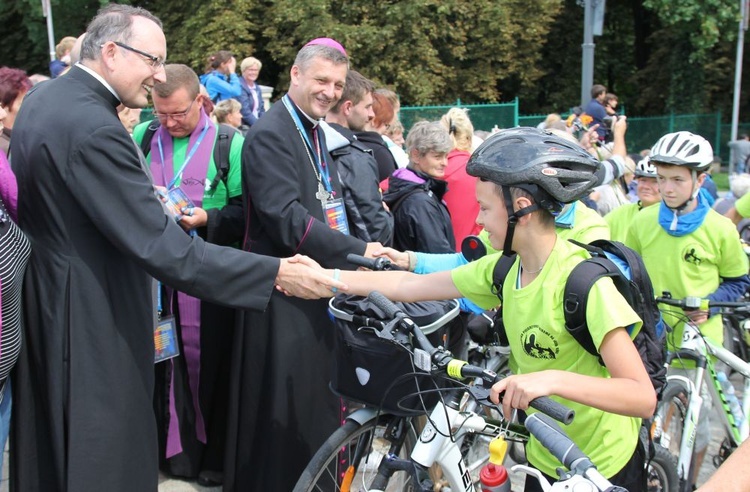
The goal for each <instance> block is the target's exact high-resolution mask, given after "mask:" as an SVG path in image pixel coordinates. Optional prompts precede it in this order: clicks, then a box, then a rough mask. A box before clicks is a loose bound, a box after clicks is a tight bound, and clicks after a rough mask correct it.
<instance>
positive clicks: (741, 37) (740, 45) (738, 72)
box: [729, 0, 750, 174]
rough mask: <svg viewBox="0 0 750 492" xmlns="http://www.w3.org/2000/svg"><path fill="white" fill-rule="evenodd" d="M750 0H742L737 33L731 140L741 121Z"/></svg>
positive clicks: (731, 159)
mask: <svg viewBox="0 0 750 492" xmlns="http://www.w3.org/2000/svg"><path fill="white" fill-rule="evenodd" d="M749 3H750V1H748V0H740V29H739V34H738V35H737V58H736V61H735V65H734V100H733V102H732V129H731V136H730V138H731V140H737V126H738V125H739V121H740V92H741V85H742V56H743V52H744V45H745V31H747V22H748V17H750V13H749V12H748V9H749V7H750V6H749V5H748V4H749ZM734 158H735V156H734V149H731V148H730V152H729V174H732V171H733V170H734Z"/></svg>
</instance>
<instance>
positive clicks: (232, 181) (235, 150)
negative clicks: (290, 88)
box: [133, 121, 244, 210]
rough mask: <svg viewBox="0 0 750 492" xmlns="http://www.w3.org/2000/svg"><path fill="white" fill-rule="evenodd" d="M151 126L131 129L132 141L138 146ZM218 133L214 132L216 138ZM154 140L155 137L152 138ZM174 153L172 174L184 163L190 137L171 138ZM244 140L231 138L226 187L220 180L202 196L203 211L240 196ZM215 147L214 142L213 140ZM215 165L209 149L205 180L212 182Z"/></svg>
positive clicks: (147, 157) (146, 124) (149, 159)
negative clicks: (209, 160) (209, 155)
mask: <svg viewBox="0 0 750 492" xmlns="http://www.w3.org/2000/svg"><path fill="white" fill-rule="evenodd" d="M150 124H151V121H146V122H143V123H141V124H139V125H138V126H136V127H135V128H134V129H133V140H135V142H136V143H137V144H138V145H139V146H140V144H141V141H142V140H143V135H144V134H145V133H146V128H148V125H150ZM218 136H219V132H218V131H217V132H216V137H217V138H218ZM154 138H156V137H154ZM172 141H173V143H174V151H173V159H172V160H173V162H174V170H173V172H178V171H179V170H180V167H182V164H183V162H185V155H186V154H187V148H188V143H189V141H190V137H189V136H187V137H182V138H173V139H172ZM243 142H244V138H243V137H242V135H240V134H237V135H234V137H233V138H232V143H231V145H230V147H229V171H228V172H227V179H226V186H225V185H224V180H221V181H220V182H219V183H218V185H217V186H216V187H215V188H214V189H213V190H210V191H206V192H205V193H204V194H203V206H202V207H201V208H203V209H204V210H211V209H214V208H222V207H224V206H225V205H226V204H227V203H228V201H229V198H234V197H237V196H240V195H241V194H242V143H243ZM214 145H216V140H214ZM146 162H147V163H148V164H149V165H150V164H151V154H150V153H149V154H147V155H146ZM216 171H217V170H216V164H215V163H214V155H213V148H212V149H211V162H209V163H208V169H207V171H206V179H207V180H208V181H209V182H212V181H213V179H214V177H215V176H216Z"/></svg>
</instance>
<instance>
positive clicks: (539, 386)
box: [330, 128, 656, 491]
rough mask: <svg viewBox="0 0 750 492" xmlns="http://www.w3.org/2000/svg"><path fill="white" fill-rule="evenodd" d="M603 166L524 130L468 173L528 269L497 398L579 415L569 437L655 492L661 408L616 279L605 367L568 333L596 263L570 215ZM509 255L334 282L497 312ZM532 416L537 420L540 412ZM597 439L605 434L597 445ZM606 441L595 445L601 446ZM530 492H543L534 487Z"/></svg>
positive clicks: (547, 470) (535, 448)
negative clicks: (577, 289)
mask: <svg viewBox="0 0 750 492" xmlns="http://www.w3.org/2000/svg"><path fill="white" fill-rule="evenodd" d="M599 166H600V163H599V162H598V161H596V160H595V159H594V158H593V157H591V156H590V155H589V154H587V153H586V152H585V151H583V150H582V149H581V148H580V147H579V146H578V145H577V144H575V143H571V142H568V141H567V140H565V139H562V138H559V137H557V136H555V135H553V134H551V133H549V132H546V131H542V130H538V129H532V128H518V129H512V130H504V131H501V132H499V133H497V134H495V135H493V136H492V137H490V138H489V139H488V140H487V141H486V142H485V143H484V144H482V145H481V146H480V147H479V149H477V151H476V152H475V153H474V154H473V155H472V157H471V159H470V161H469V163H468V165H467V171H468V173H469V174H470V175H472V176H476V177H478V178H479V181H478V183H477V186H476V198H477V201H478V202H479V206H480V211H479V215H478V217H477V223H478V224H479V225H481V226H482V227H484V229H485V230H486V231H487V233H488V236H489V240H490V241H491V243H492V246H493V247H494V248H495V249H497V250H503V251H505V252H506V253H507V254H510V253H511V252H513V251H515V252H517V253H518V257H517V259H516V261H515V263H514V265H513V267H512V268H511V270H510V273H509V274H508V277H507V278H508V281H507V282H506V283H505V285H503V287H502V297H503V299H504V313H503V315H504V316H503V318H504V324H505V328H506V333H507V335H508V339H509V341H510V347H511V360H512V362H513V365H514V366H515V367H517V373H516V374H515V375H513V376H510V377H508V378H506V379H504V380H502V381H501V382H499V383H497V384H495V385H494V386H493V388H492V399H493V401H495V402H497V401H498V399H499V397H500V395H501V394H504V396H503V410H504V412H505V413H506V415H510V412H511V409H512V408H518V409H524V410H527V408H528V404H529V401H531V400H532V399H534V398H537V397H539V396H552V397H553V398H554V399H557V400H558V401H561V402H562V403H563V404H565V405H568V406H570V407H571V408H573V409H574V410H575V411H576V418H575V420H574V422H573V423H572V424H571V425H570V426H568V427H567V428H566V431H567V432H568V434H569V435H570V436H571V438H572V439H573V440H574V441H575V442H576V443H577V444H578V445H579V446H580V447H581V448H582V449H583V451H584V452H585V453H586V454H588V455H589V456H590V457H591V458H592V460H593V461H594V463H596V464H597V465H598V466H599V470H600V471H601V472H602V473H603V474H604V476H606V477H608V478H609V479H610V480H611V481H612V482H613V483H614V484H616V485H619V486H623V487H626V488H627V489H628V490H644V489H645V482H644V467H643V464H644V462H645V455H644V451H643V449H642V446H641V445H640V441H639V438H638V431H639V428H640V425H641V422H640V419H641V418H646V417H649V416H651V414H652V413H653V410H654V406H655V403H656V396H655V393H654V389H653V386H652V385H651V382H650V380H649V377H648V374H647V372H646V369H645V368H644V366H643V363H642V361H641V359H640V356H639V355H638V352H637V351H636V349H635V346H634V345H633V343H632V342H631V340H630V336H629V335H628V332H627V331H626V329H625V328H624V327H627V326H630V325H634V327H635V329H634V330H633V333H634V334H633V336H634V335H635V333H637V331H638V329H639V327H640V320H639V319H638V316H637V315H636V314H635V313H634V312H633V310H632V309H631V308H630V306H629V305H628V303H627V302H626V301H625V299H623V298H622V296H621V295H620V294H619V292H618V291H617V289H616V288H615V286H614V284H613V283H612V280H611V279H610V278H602V279H600V280H598V281H597V282H596V283H595V285H594V287H593V288H592V290H591V292H590V297H589V299H590V302H589V303H588V309H587V318H588V319H589V320H595V322H591V323H589V327H591V329H592V330H593V331H592V337H593V340H594V341H595V344H596V345H597V347H598V349H599V352H600V354H601V356H602V359H603V361H604V364H605V365H604V366H603V365H601V364H600V363H599V360H598V359H597V358H596V357H594V356H593V355H591V354H589V353H588V352H587V351H586V350H585V349H583V347H582V346H581V345H580V344H579V343H578V342H577V341H576V340H575V339H574V338H573V337H572V336H571V335H570V334H569V333H568V331H567V330H566V328H565V320H564V313H563V309H562V307H561V303H562V298H563V290H564V286H565V282H566V280H567V277H568V275H569V274H570V272H571V271H572V269H573V268H574V267H575V266H576V265H577V264H578V263H580V262H581V261H583V260H584V259H586V258H587V257H588V256H589V255H588V253H587V252H586V250H584V249H581V248H579V247H577V246H575V245H573V244H572V243H569V242H568V241H564V240H561V239H559V238H558V236H557V234H556V232H555V214H557V213H559V212H560V210H561V209H562V206H563V203H570V202H574V201H575V200H577V199H579V198H580V197H581V196H584V195H586V194H588V193H589V191H590V190H591V187H592V186H594V184H595V183H596V181H597V177H596V175H595V173H596V171H597V170H598V169H599ZM499 258H500V254H499V253H497V254H494V255H488V256H485V257H484V258H481V259H479V260H477V261H475V262H472V263H469V264H466V265H463V266H460V267H458V268H455V269H453V270H452V271H443V272H438V273H433V274H428V275H416V274H413V273H408V272H338V271H336V272H330V273H331V274H332V275H334V277H338V276H340V277H341V280H343V281H344V282H345V283H346V284H347V285H348V286H349V290H350V292H351V293H354V294H358V295H367V294H368V293H369V292H371V291H373V290H378V291H380V292H382V293H383V294H384V295H386V296H387V297H389V298H391V299H394V300H399V301H406V302H411V301H418V300H436V299H454V298H458V297H467V298H469V299H470V300H471V301H473V302H475V303H476V304H478V305H479V306H481V307H483V308H485V309H489V308H492V307H494V306H496V305H497V304H498V296H497V295H496V294H495V293H493V290H492V282H493V275H492V274H493V270H494V267H495V264H496V263H497V261H498V259H499ZM528 411H529V412H531V411H532V410H528ZM592 429H596V432H594V433H592ZM592 436H595V439H594V438H592ZM527 456H528V460H529V462H530V463H531V464H532V465H533V466H534V467H536V468H538V469H539V470H541V471H542V472H543V473H544V474H545V475H547V476H548V477H554V476H556V473H555V469H556V467H558V466H561V464H560V463H559V462H557V460H556V459H555V458H554V457H553V456H552V455H551V454H550V453H549V452H548V451H546V450H545V449H544V448H543V447H542V446H541V445H540V443H538V442H537V441H536V440H534V438H531V439H530V441H529V444H528V446H527ZM526 490H527V491H531V490H541V488H540V486H539V484H538V481H537V480H535V479H528V480H527V482H526Z"/></svg>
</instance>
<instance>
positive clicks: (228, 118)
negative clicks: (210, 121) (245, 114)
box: [211, 99, 242, 129]
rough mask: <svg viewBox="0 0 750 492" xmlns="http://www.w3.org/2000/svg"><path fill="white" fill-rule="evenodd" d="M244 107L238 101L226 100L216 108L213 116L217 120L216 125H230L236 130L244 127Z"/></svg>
mask: <svg viewBox="0 0 750 492" xmlns="http://www.w3.org/2000/svg"><path fill="white" fill-rule="evenodd" d="M241 110H242V105H241V104H240V102H239V101H237V100H236V99H224V100H223V101H221V102H220V103H218V104H217V105H216V106H214V111H213V113H212V114H211V116H213V117H214V118H215V119H216V123H219V124H224V125H229V126H232V127H234V128H238V129H239V128H240V125H242V114H241V113H240V111H241Z"/></svg>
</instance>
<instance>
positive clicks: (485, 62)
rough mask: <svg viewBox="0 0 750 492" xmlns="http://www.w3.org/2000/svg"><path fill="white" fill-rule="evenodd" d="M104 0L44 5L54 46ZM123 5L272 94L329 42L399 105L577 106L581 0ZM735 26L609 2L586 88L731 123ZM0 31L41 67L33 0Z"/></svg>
mask: <svg viewBox="0 0 750 492" xmlns="http://www.w3.org/2000/svg"><path fill="white" fill-rule="evenodd" d="M106 1H107V0H51V2H52V7H53V11H54V19H55V33H56V37H57V38H58V39H59V38H61V37H62V36H65V35H78V34H79V33H80V32H82V31H83V30H84V29H85V26H86V24H87V22H88V21H89V20H90V19H91V17H93V15H94V14H95V12H96V10H97V9H98V8H99V7H100V6H101V5H102V4H104V3H106ZM126 3H128V2H127V1H126ZM129 3H133V4H136V5H140V6H143V7H145V8H147V9H149V10H151V11H152V12H154V13H155V14H156V15H158V16H159V17H160V18H161V19H162V22H163V23H164V31H165V34H166V36H167V40H168V59H169V60H170V61H171V62H177V63H185V64H187V65H189V66H191V67H192V68H194V69H195V70H196V71H197V72H199V73H201V72H203V69H204V65H205V60H206V58H207V56H208V55H210V54H211V53H213V52H215V51H217V50H220V49H227V50H230V51H232V52H233V53H235V55H236V56H237V58H238V59H242V58H244V57H246V56H250V55H252V56H255V57H257V58H259V59H260V60H261V61H262V62H263V70H262V71H261V74H260V78H259V81H260V83H262V84H265V85H272V86H274V87H275V88H276V89H277V95H278V94H281V93H283V91H285V90H286V87H287V86H288V83H289V68H290V67H291V65H292V63H293V61H294V57H295V54H296V52H297V51H298V50H299V48H300V47H301V46H302V45H303V44H304V43H305V42H307V41H308V40H310V39H312V38H316V37H320V36H330V37H333V38H335V39H337V40H339V41H341V43H342V44H343V45H344V46H345V47H346V49H347V51H348V53H349V55H350V57H351V63H352V67H353V68H354V69H356V70H358V71H360V72H361V73H363V74H364V75H365V76H367V77H370V78H372V79H373V80H375V81H376V82H377V83H378V84H380V85H383V86H387V87H390V88H392V89H393V90H395V91H396V92H398V93H399V95H400V96H401V99H402V102H403V103H404V104H407V105H415V104H445V103H450V102H452V101H455V100H456V99H461V101H463V102H465V103H479V102H494V101H507V100H512V99H513V98H515V97H518V98H519V101H520V106H521V112H522V113H526V114H528V113H546V112H551V111H559V112H564V111H567V110H568V108H570V107H572V106H576V105H578V104H579V103H580V83H581V82H580V81H581V43H582V37H583V8H582V7H581V5H580V3H581V0H525V1H522V0H473V1H471V2H467V1H465V0H382V1H380V2H372V1H364V0H307V1H304V2H299V1H297V0H179V1H177V0H131V1H130V2H129ZM737 17H738V5H737V1H736V0H617V1H614V0H610V1H609V2H608V3H607V12H606V15H605V25H604V33H603V35H602V36H599V37H596V38H595V42H596V51H595V65H594V81H595V83H603V84H605V85H606V86H607V87H608V88H609V89H610V91H612V92H615V93H616V94H618V96H619V97H620V101H621V103H623V104H624V105H625V107H626V108H627V110H628V113H629V114H631V115H649V114H664V113H666V112H670V111H676V112H688V111H689V112H712V111H716V110H717V109H721V110H722V111H723V112H725V113H726V114H729V109H730V108H731V93H732V81H733V75H734V44H733V42H734V40H735V38H736V31H737V21H738V19H737ZM0 26H3V27H2V28H0V36H2V39H3V40H4V42H3V43H2V44H0V64H7V65H11V66H18V67H22V68H24V69H26V70H27V71H29V72H42V73H44V72H46V71H47V65H48V62H49V54H48V49H47V33H46V25H45V19H44V17H43V16H42V13H41V5H40V0H9V1H8V0H6V1H3V2H0ZM10 26H12V27H10ZM747 58H750V57H746V59H747ZM746 65H747V63H746ZM747 96H748V95H744V96H743V103H744V107H745V108H747V100H748V99H747Z"/></svg>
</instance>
